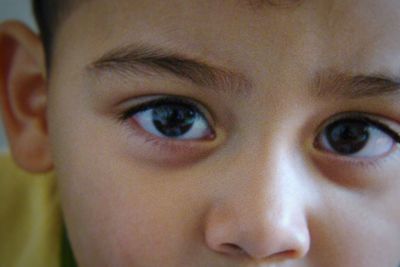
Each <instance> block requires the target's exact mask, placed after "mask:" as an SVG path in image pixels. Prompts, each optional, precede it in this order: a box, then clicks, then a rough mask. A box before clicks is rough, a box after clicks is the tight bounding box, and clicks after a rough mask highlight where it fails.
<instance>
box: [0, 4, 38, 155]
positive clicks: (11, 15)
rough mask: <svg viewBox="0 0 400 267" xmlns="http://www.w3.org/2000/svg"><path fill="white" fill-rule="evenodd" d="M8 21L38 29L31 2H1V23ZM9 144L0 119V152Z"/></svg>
mask: <svg viewBox="0 0 400 267" xmlns="http://www.w3.org/2000/svg"><path fill="white" fill-rule="evenodd" d="M8 19H18V20H22V21H24V22H25V23H27V24H29V25H30V26H31V27H32V28H34V29H36V27H35V24H34V20H33V15H32V11H31V0H0V23H1V22H3V21H5V20H8ZM6 149H7V143H6V139H5V136H4V129H3V125H2V121H1V118H0V150H6Z"/></svg>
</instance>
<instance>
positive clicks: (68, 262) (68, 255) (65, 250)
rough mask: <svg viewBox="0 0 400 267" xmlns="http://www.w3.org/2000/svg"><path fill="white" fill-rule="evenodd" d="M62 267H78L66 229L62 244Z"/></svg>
mask: <svg viewBox="0 0 400 267" xmlns="http://www.w3.org/2000/svg"><path fill="white" fill-rule="evenodd" d="M61 250H62V252H61V253H62V255H61V263H62V264H61V267H78V264H77V263H76V261H75V258H74V254H73V252H72V249H71V245H70V243H69V240H68V235H67V230H66V229H65V227H64V230H63V237H62V244H61Z"/></svg>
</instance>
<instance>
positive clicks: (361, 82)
mask: <svg viewBox="0 0 400 267" xmlns="http://www.w3.org/2000/svg"><path fill="white" fill-rule="evenodd" d="M313 87H314V88H315V89H316V91H315V92H316V93H315V94H316V95H317V96H318V97H325V98H326V97H328V98H329V97H334V98H338V97H339V98H350V99H358V98H366V97H367V98H368V97H377V96H394V95H397V96H400V80H399V78H397V77H391V76H388V75H383V74H371V75H363V74H357V75H353V74H347V73H339V72H331V71H328V72H323V73H320V74H318V75H317V77H316V79H315V80H314V85H313Z"/></svg>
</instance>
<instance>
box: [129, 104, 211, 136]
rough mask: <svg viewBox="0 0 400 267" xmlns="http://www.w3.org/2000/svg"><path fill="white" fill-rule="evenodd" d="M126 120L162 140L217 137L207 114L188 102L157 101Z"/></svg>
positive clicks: (130, 113)
mask: <svg viewBox="0 0 400 267" xmlns="http://www.w3.org/2000/svg"><path fill="white" fill-rule="evenodd" d="M124 116H125V117H129V118H130V119H132V120H133V121H134V122H135V123H136V124H137V125H138V126H139V127H141V128H142V129H143V130H144V131H146V132H147V133H149V134H151V135H154V136H157V137H160V138H169V139H176V140H205V139H206V140H207V139H213V138H214V135H215V134H214V130H213V129H212V128H211V126H210V123H209V121H208V119H207V118H206V116H205V115H204V112H202V111H200V108H198V107H197V105H196V104H194V103H191V101H189V100H186V99H180V98H162V99H156V100H153V101H149V102H147V103H143V104H141V105H139V106H138V107H135V108H133V109H132V110H130V111H128V113H127V114H126V115H124Z"/></svg>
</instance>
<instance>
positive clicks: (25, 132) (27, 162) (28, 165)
mask: <svg viewBox="0 0 400 267" xmlns="http://www.w3.org/2000/svg"><path fill="white" fill-rule="evenodd" d="M0 104H1V109H2V115H3V121H4V125H5V128H6V133H7V136H8V139H9V145H10V150H11V153H12V155H13V157H14V159H15V161H16V162H17V164H18V165H19V166H20V167H22V168H23V169H25V170H26V171H29V172H46V171H49V170H51V169H52V159H51V155H50V147H49V142H48V132H47V119H46V107H47V81H46V71H45V59H44V52H43V48H42V44H41V41H40V39H39V37H38V36H37V35H36V34H35V33H33V32H32V31H31V30H30V29H29V28H28V27H26V26H25V25H23V24H22V23H19V22H6V23H4V24H2V25H0Z"/></svg>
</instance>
